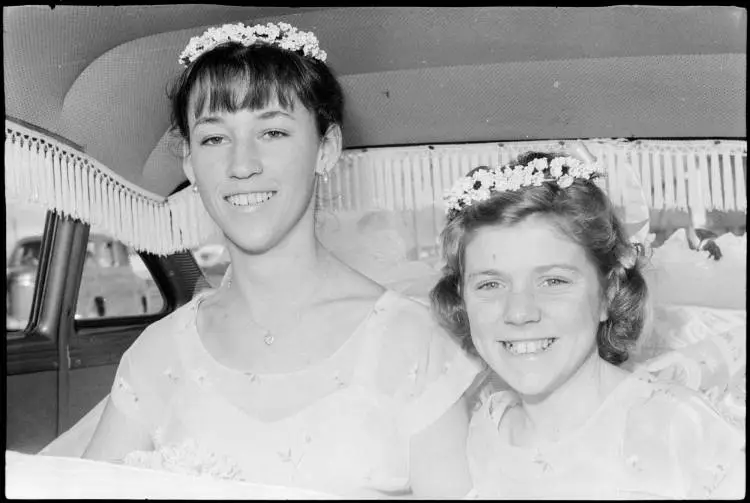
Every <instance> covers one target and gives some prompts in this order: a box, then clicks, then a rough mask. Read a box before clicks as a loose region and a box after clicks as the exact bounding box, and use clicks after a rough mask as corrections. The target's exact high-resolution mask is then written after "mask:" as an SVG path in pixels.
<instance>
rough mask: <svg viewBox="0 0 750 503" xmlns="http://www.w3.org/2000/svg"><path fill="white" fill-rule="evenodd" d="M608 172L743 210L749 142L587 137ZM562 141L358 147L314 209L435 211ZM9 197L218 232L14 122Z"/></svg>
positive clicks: (186, 239) (157, 237)
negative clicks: (456, 192) (519, 159)
mask: <svg viewBox="0 0 750 503" xmlns="http://www.w3.org/2000/svg"><path fill="white" fill-rule="evenodd" d="M585 143H586V144H587V146H588V148H589V150H590V151H591V152H592V153H593V154H594V155H595V156H596V157H597V158H599V159H600V161H601V162H602V163H603V165H604V166H605V168H606V170H607V177H606V180H605V185H606V190H607V191H608V193H609V195H610V197H611V198H612V200H613V201H614V203H615V205H618V206H626V205H627V201H626V196H627V192H628V191H626V190H624V187H625V186H626V185H627V183H628V177H630V176H631V174H632V173H633V172H635V174H636V176H637V177H638V178H639V179H640V183H641V185H642V189H643V196H644V198H645V200H646V202H647V204H648V206H649V207H651V208H653V209H678V210H687V209H688V208H693V209H702V210H719V211H741V212H746V211H747V197H746V184H745V179H746V176H747V142H746V141H735V140H727V141H725V140H717V141H713V140H700V141H677V140H675V141H660V140H653V141H652V140H638V141H624V140H612V139H594V140H587V141H586V142H585ZM564 149H565V142H560V141H530V142H507V143H484V144H455V145H435V146H432V145H428V146H414V147H387V148H375V149H352V150H348V151H346V152H344V154H343V155H342V158H341V160H340V162H339V165H338V166H337V168H336V169H334V170H333V171H332V173H331V175H330V177H329V181H328V183H321V184H320V187H319V193H318V207H319V208H320V209H322V210H324V211H328V212H333V213H337V212H347V211H356V212H360V211H372V210H391V211H400V210H421V209H432V210H433V211H434V212H435V213H438V212H439V213H442V211H443V202H442V196H443V193H444V192H445V191H446V190H447V189H448V188H450V186H451V184H452V183H453V181H454V180H456V179H457V178H459V177H461V176H463V175H464V174H466V173H467V172H468V171H469V170H471V169H472V168H474V167H476V166H481V165H486V166H494V165H498V164H504V163H507V162H509V161H511V160H512V159H513V158H514V157H516V156H517V155H518V154H520V153H523V152H526V151H529V150H545V151H546V150H552V151H558V150H564ZM5 195H6V198H8V199H9V200H18V199H22V200H25V201H28V202H31V203H37V204H40V205H42V206H43V207H45V208H47V209H49V210H52V211H56V212H58V213H60V214H62V215H66V216H70V217H72V218H75V219H80V220H82V221H84V222H87V223H89V224H91V225H92V226H93V227H96V228H97V229H101V230H102V231H103V232H106V233H109V234H110V235H112V236H113V237H115V238H117V239H119V240H121V241H122V242H124V243H125V244H127V245H128V246H131V247H133V248H134V249H136V250H142V251H148V252H151V253H155V254H159V255H167V254H170V253H173V252H175V251H178V250H184V249H191V248H195V247H196V246H199V245H200V244H201V243H202V242H204V241H205V240H206V239H208V238H209V237H210V236H215V235H216V233H217V231H218V230H217V229H216V226H215V225H214V224H213V222H212V221H211V219H210V218H209V217H208V215H207V213H206V211H205V209H204V208H203V205H202V203H201V201H200V198H199V196H198V194H196V193H195V192H193V191H192V190H190V189H185V190H182V191H180V192H179V193H177V194H175V195H173V196H171V197H169V198H164V197H162V196H159V195H156V194H153V193H150V192H148V191H145V190H143V189H141V188H140V187H137V186H136V185H134V184H132V183H129V182H128V181H126V180H124V179H123V178H122V177H121V176H119V175H117V174H116V173H114V172H112V171H111V170H109V169H108V168H107V167H105V166H103V165H102V164H101V163H99V162H98V161H96V160H95V159H92V158H91V157H88V156H87V155H85V154H83V153H81V152H78V151H76V150H75V149H73V148H71V147H69V146H67V145H64V144H62V143H60V142H58V141H56V140H54V139H52V138H49V137H47V136H45V135H43V134H41V133H39V132H37V131H33V130H31V129H28V128H25V127H23V126H21V125H19V124H16V123H14V122H12V121H9V120H6V121H5Z"/></svg>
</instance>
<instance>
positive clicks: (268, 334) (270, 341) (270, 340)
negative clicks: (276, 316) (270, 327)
mask: <svg viewBox="0 0 750 503" xmlns="http://www.w3.org/2000/svg"><path fill="white" fill-rule="evenodd" d="M273 341H274V337H273V334H272V333H271V332H266V336H265V337H263V342H265V343H266V346H270V345H271V344H273Z"/></svg>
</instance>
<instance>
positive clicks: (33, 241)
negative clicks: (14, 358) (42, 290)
mask: <svg viewBox="0 0 750 503" xmlns="http://www.w3.org/2000/svg"><path fill="white" fill-rule="evenodd" d="M46 213H47V212H46V210H45V209H44V208H42V207H40V206H38V205H36V204H31V203H27V202H12V201H8V200H6V202H5V227H6V231H5V275H6V277H5V279H6V282H5V284H6V297H5V303H6V317H5V327H6V330H7V332H8V337H9V338H14V337H20V336H21V332H20V330H23V329H24V328H25V327H26V323H27V322H28V320H29V314H30V313H31V301H32V298H33V296H34V286H35V285H36V278H37V267H38V266H39V253H40V250H41V247H42V234H43V232H44V220H45V217H46Z"/></svg>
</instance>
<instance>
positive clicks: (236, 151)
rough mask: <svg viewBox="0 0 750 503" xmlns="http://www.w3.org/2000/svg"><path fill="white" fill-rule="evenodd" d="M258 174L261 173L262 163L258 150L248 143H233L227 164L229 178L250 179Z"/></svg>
mask: <svg viewBox="0 0 750 503" xmlns="http://www.w3.org/2000/svg"><path fill="white" fill-rule="evenodd" d="M260 173H263V162H262V160H261V158H260V155H259V152H258V148H257V147H255V146H254V145H253V144H252V142H249V141H247V142H237V143H235V144H234V145H233V148H232V153H231V159H230V162H229V176H230V177H232V178H250V177H251V176H253V175H256V174H260Z"/></svg>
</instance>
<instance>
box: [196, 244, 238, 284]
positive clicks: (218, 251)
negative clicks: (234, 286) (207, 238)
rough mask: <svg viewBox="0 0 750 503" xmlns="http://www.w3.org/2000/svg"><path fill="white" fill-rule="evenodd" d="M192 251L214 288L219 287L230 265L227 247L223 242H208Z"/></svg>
mask: <svg viewBox="0 0 750 503" xmlns="http://www.w3.org/2000/svg"><path fill="white" fill-rule="evenodd" d="M191 251H192V253H193V257H195V261H196V262H197V263H198V266H199V267H200V268H201V270H202V271H203V274H204V276H206V279H207V280H208V283H209V284H210V285H211V286H212V287H213V288H218V287H219V285H221V280H222V278H223V277H224V273H225V272H226V270H227V267H228V266H229V254H228V253H227V250H226V247H225V246H224V245H223V244H221V243H207V244H204V245H202V246H200V247H198V248H194V249H193V250H191Z"/></svg>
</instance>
